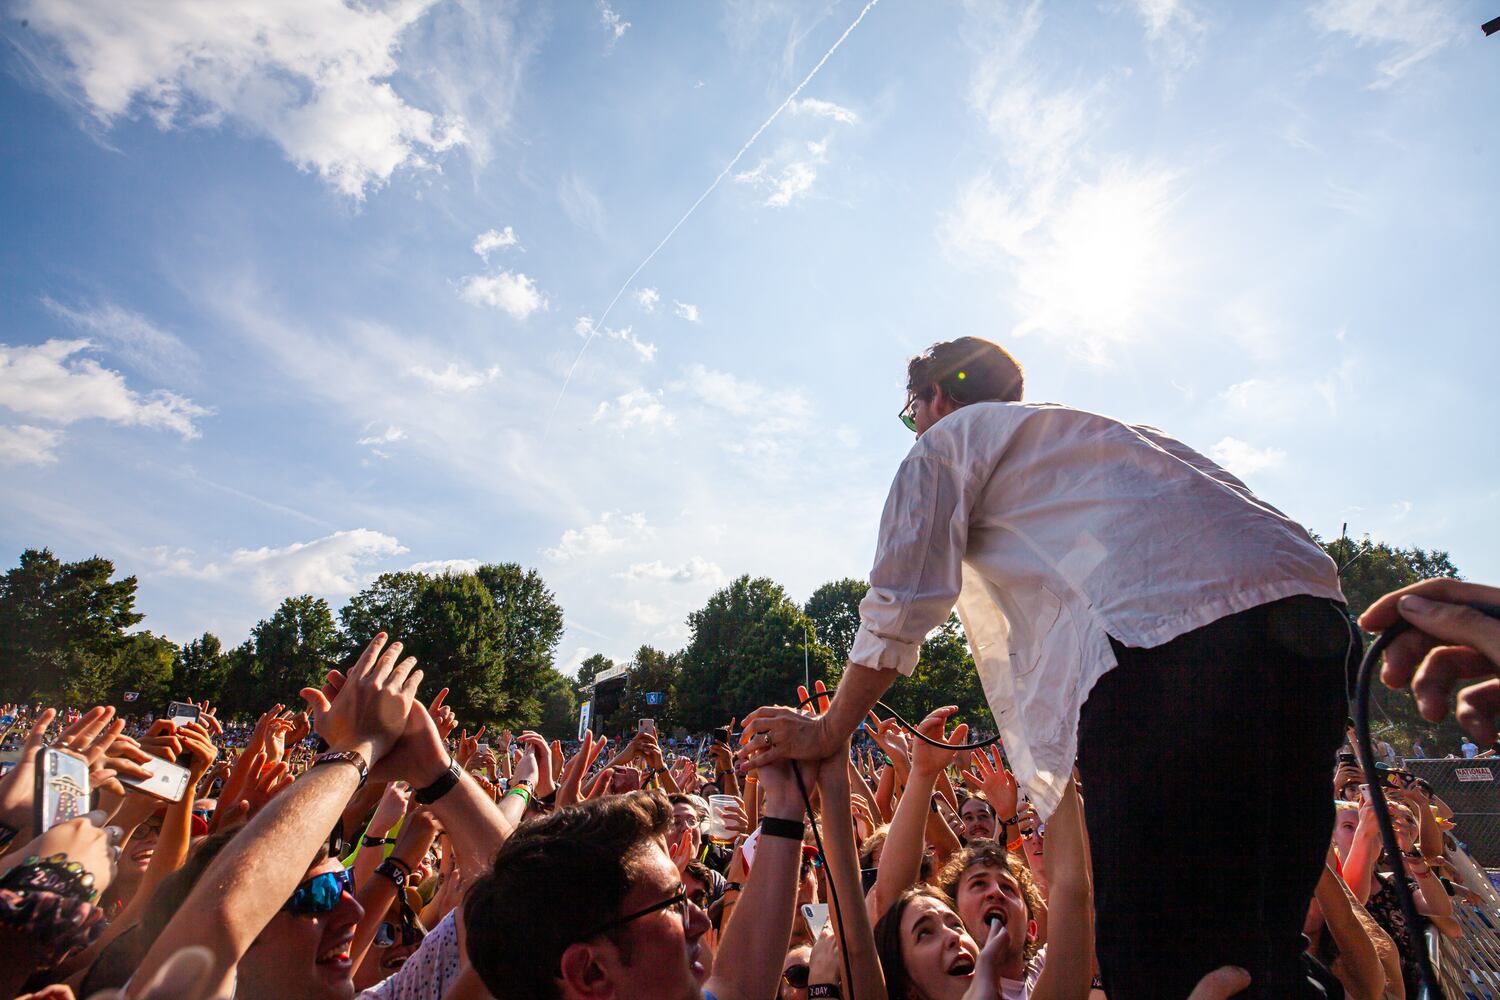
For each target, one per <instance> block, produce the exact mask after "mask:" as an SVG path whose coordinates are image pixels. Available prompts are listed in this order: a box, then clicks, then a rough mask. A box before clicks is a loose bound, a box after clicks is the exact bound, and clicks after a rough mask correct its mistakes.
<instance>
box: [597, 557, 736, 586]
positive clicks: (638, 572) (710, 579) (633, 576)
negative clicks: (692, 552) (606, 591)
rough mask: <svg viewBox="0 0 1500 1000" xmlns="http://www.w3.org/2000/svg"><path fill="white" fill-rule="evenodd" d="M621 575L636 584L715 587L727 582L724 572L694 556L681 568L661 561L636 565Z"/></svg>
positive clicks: (714, 564)
mask: <svg viewBox="0 0 1500 1000" xmlns="http://www.w3.org/2000/svg"><path fill="white" fill-rule="evenodd" d="M619 575H620V576H622V577H624V578H625V579H627V580H634V581H636V582H658V583H707V584H710V585H711V586H715V587H717V586H719V585H720V584H722V583H723V582H724V580H725V576H724V571H723V570H722V569H721V568H719V566H718V565H717V564H716V563H711V562H709V561H708V560H707V559H704V558H702V557H701V556H693V557H692V558H690V559H688V561H687V562H685V563H683V564H682V565H681V566H668V565H667V564H666V563H664V562H662V561H661V560H660V559H657V560H654V561H652V562H644V563H636V564H635V565H633V566H631V567H630V568H629V569H628V570H626V571H625V572H623V573H621V574H619Z"/></svg>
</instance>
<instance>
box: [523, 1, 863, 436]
mask: <svg viewBox="0 0 1500 1000" xmlns="http://www.w3.org/2000/svg"><path fill="white" fill-rule="evenodd" d="M879 2H880V0H869V3H867V4H865V6H864V8H863V9H862V10H861V11H860V12H859V16H858V17H856V18H855V19H854V21H853V23H851V24H850V25H849V27H847V28H845V29H844V33H843V34H842V35H840V36H839V37H838V40H837V41H835V42H834V43H833V45H832V46H831V47H830V48H829V49H828V51H827V52H825V53H823V58H822V59H819V60H818V63H817V65H816V66H814V67H813V68H812V69H811V70H810V71H809V72H808V74H807V75H806V76H804V77H803V78H802V82H801V83H799V84H797V86H796V89H794V90H793V91H792V92H791V93H790V94H788V95H786V100H784V101H782V102H781V103H780V104H778V105H777V106H776V110H775V111H772V112H771V117H769V118H767V119H766V120H765V121H763V122H761V125H760V128H758V129H756V130H755V133H754V134H753V135H751V136H750V138H749V139H747V140H745V144H744V145H743V146H741V147H740V151H739V152H738V153H735V154H734V158H733V159H731V160H730V161H729V162H728V163H727V164H725V165H724V169H723V170H720V171H719V175H718V176H717V177H715V178H714V179H713V183H712V184H710V185H709V186H708V187H707V188H705V189H704V191H703V193H702V194H700V195H699V196H698V200H697V201H695V202H693V204H692V205H691V206H689V207H688V210H687V211H686V212H683V213H682V218H680V219H678V220H677V224H676V225H675V226H673V227H672V228H671V229H669V230H667V235H665V236H663V237H662V238H661V242H660V243H658V244H656V246H655V247H654V248H653V249H652V251H651V252H650V253H648V254H647V255H646V259H645V260H643V261H641V262H640V263H639V264H637V265H636V268H635V270H634V271H631V272H630V277H628V278H626V279H625V283H624V284H622V285H621V286H620V289H619V291H617V292H615V297H614V298H612V299H610V300H609V305H607V306H605V307H604V312H603V313H602V314H601V315H600V316H599V318H598V319H597V320H590V321H589V335H588V337H587V338H586V339H585V340H584V342H583V347H581V348H580V349H579V351H578V357H576V358H574V359H573V363H572V364H571V365H569V366H568V374H567V375H566V376H564V378H563V384H562V388H561V389H559V390H558V393H557V399H556V400H554V401H553V403H552V412H551V413H550V414H549V415H548V417H547V430H548V431H549V432H550V431H551V429H552V418H553V417H555V416H557V408H558V406H559V405H561V403H562V399H563V396H564V395H565V394H566V393H567V391H568V383H569V382H571V381H573V371H574V369H576V368H577V367H578V362H580V361H582V360H583V355H584V352H585V351H587V350H588V349H589V345H590V344H592V343H593V342H594V337H595V336H596V335H597V334H598V332H599V328H600V327H601V326H603V325H604V321H605V320H606V319H608V318H609V314H610V311H611V310H613V309H614V307H615V305H616V303H618V302H619V301H620V296H622V295H624V294H625V291H626V289H628V288H629V287H630V285H631V283H632V282H634V281H635V279H636V276H637V275H638V274H640V273H641V272H642V271H644V270H645V269H646V265H647V264H649V263H651V261H652V260H654V259H655V258H656V255H657V254H658V253H660V252H661V248H662V247H664V246H666V245H667V241H669V240H670V239H671V238H672V237H673V236H674V235H676V233H677V230H679V229H681V228H682V224H683V223H684V222H686V221H687V220H688V219H689V218H691V217H692V214H693V213H694V212H696V211H697V210H698V206H699V205H701V204H703V202H704V201H705V200H706V199H707V198H708V196H709V195H711V194H713V193H714V189H715V188H717V187H718V186H719V184H720V183H721V182H722V181H723V180H724V178H725V177H728V176H729V171H731V170H733V169H734V165H735V164H736V163H739V162H740V160H741V159H742V158H743V157H744V155H745V154H746V153H747V152H749V150H750V147H751V146H753V145H755V140H756V139H759V138H760V134H761V133H762V132H764V131H765V130H766V129H768V128H770V126H771V123H772V122H774V121H775V120H776V119H777V118H778V117H779V116H780V115H781V113H782V112H783V111H785V110H786V109H787V105H789V104H791V103H792V102H793V101H795V100H796V99H797V95H798V94H800V93H802V88H803V87H806V86H807V85H808V84H809V83H811V82H812V78H813V77H815V76H817V75H818V70H820V69H822V68H823V64H824V63H826V62H827V61H828V59H829V57H830V56H832V55H833V54H834V53H835V52H837V51H838V48H839V46H840V45H843V44H844V39H846V38H848V37H849V35H850V33H851V32H853V31H854V29H855V28H857V27H859V22H861V21H863V20H864V19H865V15H866V14H868V13H870V10H871V8H873V7H874V6H875V5H876V4H877V3H879ZM543 436H544V437H545V434H544V435H543Z"/></svg>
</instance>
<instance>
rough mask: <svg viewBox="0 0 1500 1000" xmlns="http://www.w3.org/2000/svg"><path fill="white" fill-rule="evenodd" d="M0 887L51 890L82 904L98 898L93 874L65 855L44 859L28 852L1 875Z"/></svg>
mask: <svg viewBox="0 0 1500 1000" xmlns="http://www.w3.org/2000/svg"><path fill="white" fill-rule="evenodd" d="M0 889H9V890H11V891H13V892H18V893H24V892H51V893H56V894H57V895H59V896H66V897H70V898H73V899H77V900H78V901H79V902H83V903H92V902H93V901H94V900H96V899H98V898H99V892H98V890H97V889H95V888H94V876H93V873H92V872H90V871H88V870H87V869H86V868H84V867H83V865H81V864H79V863H78V862H76V861H69V860H68V856H67V855H66V854H54V855H52V856H50V857H46V858H39V857H37V856H36V855H35V854H33V855H31V856H30V857H28V858H26V859H24V860H23V861H22V862H21V863H20V864H19V865H16V867H14V868H12V869H11V870H10V871H8V872H6V873H5V875H4V877H3V878H0Z"/></svg>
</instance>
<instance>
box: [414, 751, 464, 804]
mask: <svg viewBox="0 0 1500 1000" xmlns="http://www.w3.org/2000/svg"><path fill="white" fill-rule="evenodd" d="M462 775H463V769H462V768H460V767H459V766H458V761H456V760H453V759H452V758H451V757H450V758H449V760H448V770H446V771H444V772H443V773H442V775H441V776H440V777H439V778H438V779H437V780H436V781H434V782H433V783H432V784H430V785H428V786H427V787H426V788H419V789H417V794H416V800H417V801H418V802H420V803H421V804H422V805H424V806H430V805H432V804H433V803H434V802H436V801H437V800H438V799H440V798H442V797H443V796H444V795H447V794H448V793H449V792H451V791H453V786H454V785H456V784H458V779H459V778H460V777H461V776H462Z"/></svg>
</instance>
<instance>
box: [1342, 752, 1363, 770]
mask: <svg viewBox="0 0 1500 1000" xmlns="http://www.w3.org/2000/svg"><path fill="white" fill-rule="evenodd" d="M1339 763H1340V764H1348V765H1349V766H1350V767H1358V766H1359V758H1358V757H1357V756H1355V755H1354V753H1353V752H1352V751H1349V750H1344V751H1341V752H1340V753H1339Z"/></svg>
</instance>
